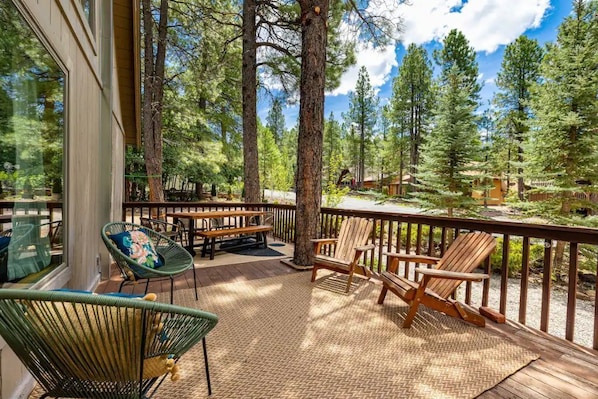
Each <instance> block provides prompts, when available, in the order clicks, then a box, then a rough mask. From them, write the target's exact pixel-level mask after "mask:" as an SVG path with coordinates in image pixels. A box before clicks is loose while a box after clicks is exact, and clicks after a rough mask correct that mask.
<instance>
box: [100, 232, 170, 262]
mask: <svg viewBox="0 0 598 399" xmlns="http://www.w3.org/2000/svg"><path fill="white" fill-rule="evenodd" d="M108 237H110V239H111V240H112V241H113V242H114V244H116V246H117V247H118V249H119V250H120V251H121V252H122V253H123V254H125V255H127V256H128V257H130V258H132V259H135V260H136V261H137V263H139V264H140V265H143V266H146V267H151V268H152V269H155V268H157V267H160V266H163V265H164V262H163V261H162V259H160V256H159V255H158V253H157V252H156V248H154V244H153V243H152V240H150V239H149V237H148V236H147V234H145V233H144V232H143V231H141V230H131V231H123V232H122V233H115V234H110V235H109V236H108Z"/></svg>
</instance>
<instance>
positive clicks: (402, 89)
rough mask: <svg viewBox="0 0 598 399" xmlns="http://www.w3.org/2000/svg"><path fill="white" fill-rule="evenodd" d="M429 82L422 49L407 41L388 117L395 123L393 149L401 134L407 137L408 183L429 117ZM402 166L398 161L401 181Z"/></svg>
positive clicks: (429, 67)
mask: <svg viewBox="0 0 598 399" xmlns="http://www.w3.org/2000/svg"><path fill="white" fill-rule="evenodd" d="M432 86H433V85H432V65H431V62H430V60H429V59H428V54H427V52H426V50H425V49H424V48H423V47H421V46H416V45H415V44H411V45H409V47H408V48H407V53H406V54H405V57H404V58H403V61H402V64H401V66H400V67H399V73H398V75H397V76H396V77H395V79H394V82H393V93H392V98H391V106H392V114H391V115H392V116H391V118H392V121H393V124H394V126H395V127H396V129H394V133H395V139H394V141H395V144H396V145H397V148H396V150H397V151H401V150H402V149H403V145H404V140H403V139H402V138H401V137H403V136H404V134H405V133H406V134H407V138H408V140H409V149H410V150H409V165H410V166H409V167H410V174H411V183H415V169H416V168H417V166H418V165H419V158H420V150H421V145H422V143H423V139H424V137H425V135H426V133H427V131H428V129H429V123H430V119H431V117H432V107H433V100H434V95H433V88H432ZM399 126H400V128H399ZM396 136H399V137H396ZM401 161H402V159H401ZM402 166H403V165H402V164H401V168H400V169H401V171H400V174H401V176H400V178H401V181H402V174H403V168H402Z"/></svg>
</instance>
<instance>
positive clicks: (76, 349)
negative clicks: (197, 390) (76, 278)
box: [0, 289, 218, 399]
mask: <svg viewBox="0 0 598 399" xmlns="http://www.w3.org/2000/svg"><path fill="white" fill-rule="evenodd" d="M144 299H149V300H143V299H138V298H123V297H119V296H109V295H92V294H90V293H80V292H63V291H37V290H16V289H2V290H0V335H1V336H2V338H3V339H4V340H5V341H6V343H7V344H8V346H10V348H11V349H12V350H13V351H14V353H15V354H16V355H17V356H18V358H19V359H20V360H21V361H22V362H23V364H24V365H25V367H26V368H27V369H28V370H29V372H30V373H31V374H32V375H33V377H35V379H36V380H37V382H38V383H39V385H40V386H41V387H42V388H43V389H44V391H45V394H44V395H43V396H42V398H45V397H48V396H50V397H56V398H57V397H61V398H119V399H125V398H147V397H149V396H151V395H153V394H154V393H155V392H156V390H157V389H158V388H159V386H160V383H161V382H162V381H163V380H164V378H166V377H170V378H171V379H172V380H173V381H176V380H177V379H178V378H179V372H180V370H179V365H178V364H177V361H178V360H179V358H180V357H181V356H182V355H183V354H185V353H186V352H187V351H189V349H191V348H192V347H193V346H194V345H195V344H197V343H198V342H199V341H200V340H201V341H202V344H203V349H204V362H205V370H206V379H207V387H208V394H211V385H210V377H209V368H208V357H207V352H206V345H205V336H206V334H207V333H208V332H209V331H210V330H211V329H212V328H214V326H215V325H216V323H217V322H218V318H217V316H216V315H214V314H211V313H208V312H205V311H201V310H197V309H190V308H184V307H180V306H175V305H171V304H166V303H159V302H153V300H155V295H153V294H149V295H147V296H146V298H144Z"/></svg>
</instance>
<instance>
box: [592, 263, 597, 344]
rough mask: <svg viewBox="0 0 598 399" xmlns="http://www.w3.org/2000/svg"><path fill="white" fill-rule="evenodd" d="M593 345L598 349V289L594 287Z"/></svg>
mask: <svg viewBox="0 0 598 399" xmlns="http://www.w3.org/2000/svg"><path fill="white" fill-rule="evenodd" d="M596 280H597V281H598V260H597V262H596ZM592 347H593V348H594V349H596V350H598V290H597V289H594V342H593V344H592Z"/></svg>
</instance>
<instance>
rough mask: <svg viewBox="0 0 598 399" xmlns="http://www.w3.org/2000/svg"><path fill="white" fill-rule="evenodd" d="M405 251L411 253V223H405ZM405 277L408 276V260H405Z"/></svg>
mask: <svg viewBox="0 0 598 399" xmlns="http://www.w3.org/2000/svg"><path fill="white" fill-rule="evenodd" d="M405 253H406V254H409V253H411V223H407V237H405ZM403 274H404V276H405V278H409V262H405V270H404V273H403Z"/></svg>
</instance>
